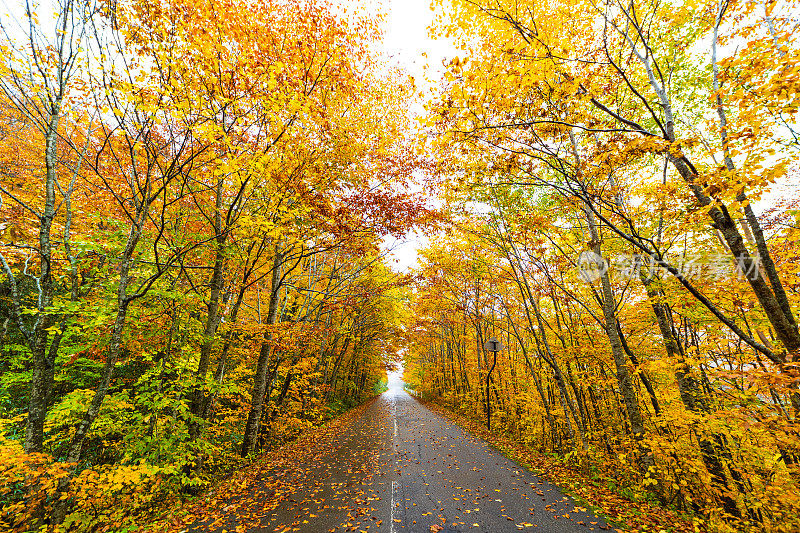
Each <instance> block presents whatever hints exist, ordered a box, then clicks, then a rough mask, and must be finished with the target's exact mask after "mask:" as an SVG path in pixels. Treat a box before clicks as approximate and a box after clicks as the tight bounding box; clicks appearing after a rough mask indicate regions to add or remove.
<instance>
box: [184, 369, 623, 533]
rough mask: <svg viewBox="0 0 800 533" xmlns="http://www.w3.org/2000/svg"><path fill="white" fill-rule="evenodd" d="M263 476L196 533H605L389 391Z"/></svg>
mask: <svg viewBox="0 0 800 533" xmlns="http://www.w3.org/2000/svg"><path fill="white" fill-rule="evenodd" d="M297 459H298V461H297V464H296V465H291V466H289V465H287V464H284V465H283V466H282V467H281V468H273V469H271V470H267V471H265V472H261V473H260V474H259V476H258V477H257V478H256V479H254V480H251V481H250V482H249V483H248V484H247V486H243V487H242V494H241V495H240V496H238V497H234V498H231V499H230V500H229V502H228V503H227V504H225V505H222V506H221V507H220V508H219V515H218V516H215V517H214V520H211V519H209V520H203V521H201V522H197V523H195V524H194V525H193V527H192V528H191V530H192V531H247V532H262V531H263V532H267V531H279V532H280V531H301V532H309V533H317V532H320V533H321V532H325V531H332V532H343V531H362V532H366V533H372V532H387V533H396V532H397V533H399V532H426V533H427V532H440V531H441V532H464V531H469V532H476V533H477V532H487V533H503V532H507V531H525V530H527V531H539V532H552V533H561V532H564V533H566V532H586V531H593V530H594V531H598V530H602V529H607V528H608V526H607V525H606V523H605V521H604V520H602V519H601V518H598V517H596V516H594V515H593V514H592V513H591V512H587V510H586V509H583V508H581V507H580V506H578V504H576V502H575V501H574V500H573V499H572V498H570V497H568V496H565V495H564V494H563V493H562V492H561V491H560V490H559V489H558V488H557V487H555V486H553V485H551V484H549V483H547V482H545V481H542V480H540V479H539V478H537V477H536V476H535V475H534V474H532V473H531V472H529V471H527V470H526V469H524V468H523V467H521V466H519V465H518V464H516V463H515V462H513V461H511V460H509V459H507V458H505V457H504V456H503V455H502V454H501V453H500V452H498V451H497V450H495V449H493V448H492V447H491V446H489V445H488V444H487V443H486V442H485V441H483V440H481V439H479V438H476V437H474V436H472V435H470V434H469V433H467V432H466V431H464V430H462V429H461V428H460V427H458V426H456V425H454V424H453V423H451V422H450V421H448V420H447V419H445V418H443V417H441V416H439V415H438V414H436V413H434V412H432V411H431V410H429V409H428V408H426V407H425V406H423V405H422V404H420V403H419V402H418V401H416V400H415V399H414V398H412V397H411V396H410V395H409V394H407V393H406V392H405V391H404V390H403V387H402V382H400V381H399V378H398V377H397V376H390V390H389V391H387V392H385V393H384V394H382V395H381V396H380V397H378V398H377V399H376V400H373V401H372V402H371V403H370V404H369V405H367V406H366V407H365V408H364V409H363V410H362V411H361V412H360V413H359V414H358V416H357V417H356V418H355V419H354V420H352V422H350V423H349V424H348V425H347V426H345V427H343V428H340V429H339V430H338V431H336V432H333V433H331V434H329V435H325V436H324V437H323V438H321V439H319V440H318V441H317V442H315V443H314V445H313V446H312V447H309V449H307V450H305V453H303V454H302V457H298V458H297Z"/></svg>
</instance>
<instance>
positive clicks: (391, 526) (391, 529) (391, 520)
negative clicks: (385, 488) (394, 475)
mask: <svg viewBox="0 0 800 533" xmlns="http://www.w3.org/2000/svg"><path fill="white" fill-rule="evenodd" d="M394 486H395V481H392V496H391V498H390V500H391V507H390V509H391V513H390V515H389V533H394Z"/></svg>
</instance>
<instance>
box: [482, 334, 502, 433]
mask: <svg viewBox="0 0 800 533" xmlns="http://www.w3.org/2000/svg"><path fill="white" fill-rule="evenodd" d="M503 348H505V346H503V343H502V342H500V341H499V340H497V337H489V339H488V340H487V341H486V342H485V343H483V349H484V350H486V351H487V352H492V356H493V358H492V359H493V361H492V367H491V368H490V369H489V372H487V373H486V429H489V430H491V429H492V401H491V399H490V397H489V384H490V383H491V379H492V371H493V370H494V367H495V366H496V365H497V352H499V351H500V350H502V349H503Z"/></svg>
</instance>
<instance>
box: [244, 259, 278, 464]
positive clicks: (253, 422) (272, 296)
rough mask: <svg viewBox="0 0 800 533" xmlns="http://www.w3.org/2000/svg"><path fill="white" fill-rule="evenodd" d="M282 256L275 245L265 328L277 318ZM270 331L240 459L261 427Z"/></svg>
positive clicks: (249, 450)
mask: <svg viewBox="0 0 800 533" xmlns="http://www.w3.org/2000/svg"><path fill="white" fill-rule="evenodd" d="M281 264H282V254H281V251H280V247H279V245H278V244H276V245H275V258H274V259H273V261H272V279H271V284H270V292H269V310H268V311H267V321H266V324H267V327H268V328H269V327H271V326H273V325H274V324H275V323H276V321H277V317H278V300H279V293H280V280H281ZM272 339H273V336H272V331H271V330H270V329H267V331H266V332H265V333H264V340H263V342H262V343H261V349H260V351H259V354H258V365H257V366H256V375H255V378H254V381H253V393H252V397H251V399H250V412H249V413H248V415H247V424H246V425H245V430H244V438H243V439H242V452H241V453H242V457H247V456H248V455H250V454H251V453H253V451H254V450H255V445H256V442H257V439H258V430H259V427H260V425H261V411H262V409H263V407H264V394H265V393H266V390H267V371H268V370H269V359H270V355H271V354H272V350H273V349H274V347H273V342H272Z"/></svg>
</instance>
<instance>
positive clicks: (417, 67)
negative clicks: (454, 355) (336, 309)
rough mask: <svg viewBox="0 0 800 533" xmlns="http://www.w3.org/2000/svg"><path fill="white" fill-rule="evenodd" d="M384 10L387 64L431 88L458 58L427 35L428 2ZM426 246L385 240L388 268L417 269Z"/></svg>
mask: <svg viewBox="0 0 800 533" xmlns="http://www.w3.org/2000/svg"><path fill="white" fill-rule="evenodd" d="M384 9H386V11H387V13H388V16H387V21H386V23H387V26H386V33H385V37H384V43H383V44H384V50H383V53H384V55H385V57H386V60H387V63H388V64H389V65H392V66H398V67H400V68H402V69H404V70H405V71H407V72H408V74H410V75H411V76H413V77H414V80H415V83H416V85H417V88H418V89H429V88H431V86H432V85H433V84H435V83H436V80H438V79H439V77H440V76H441V74H442V73H443V71H444V68H443V67H442V61H444V60H449V59H450V58H452V57H453V56H454V55H456V54H457V50H456V48H455V47H454V46H453V44H452V43H450V42H447V41H444V40H433V39H431V38H430V36H429V35H428V26H429V25H430V24H431V22H432V21H433V15H434V12H433V11H432V10H431V0H384ZM426 92H427V91H426ZM411 112H412V114H418V113H421V112H422V104H421V102H419V103H417V104H416V105H412V107H411ZM426 243H427V238H425V237H424V236H423V235H419V234H417V233H412V234H410V235H408V236H407V238H406V239H404V240H396V239H393V238H391V237H390V238H387V239H385V240H384V243H383V246H384V249H385V250H386V251H387V252H388V254H389V261H388V264H389V266H390V267H392V268H393V269H395V270H397V271H400V272H407V271H408V270H409V269H411V268H413V267H415V266H416V264H417V250H418V249H419V248H420V247H422V246H425V244H426Z"/></svg>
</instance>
